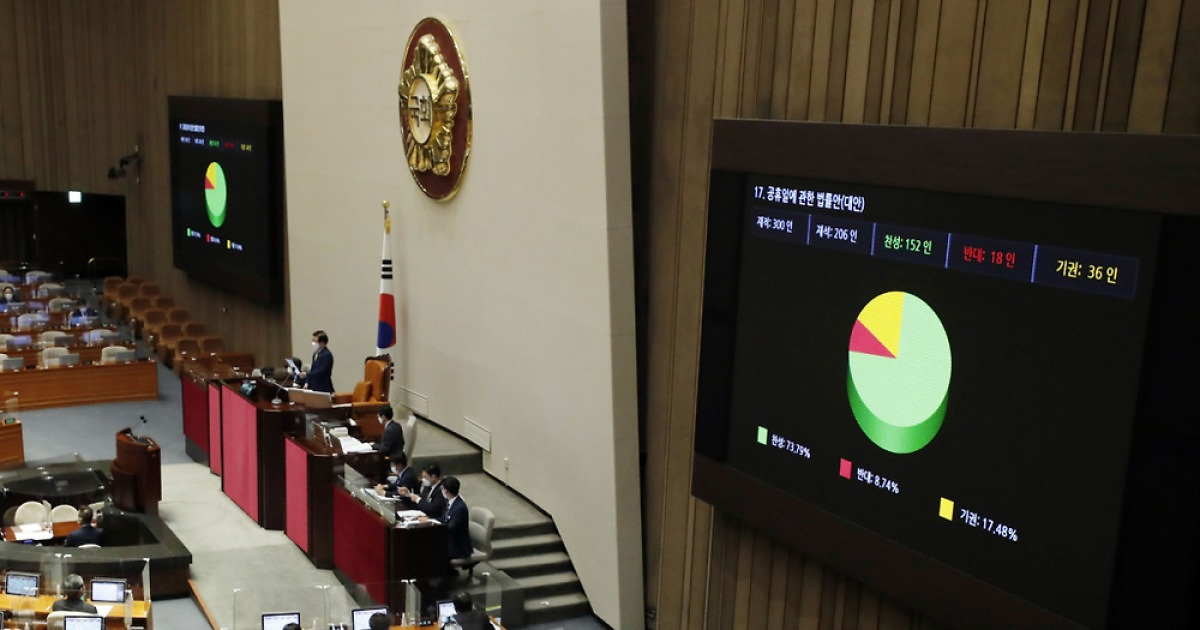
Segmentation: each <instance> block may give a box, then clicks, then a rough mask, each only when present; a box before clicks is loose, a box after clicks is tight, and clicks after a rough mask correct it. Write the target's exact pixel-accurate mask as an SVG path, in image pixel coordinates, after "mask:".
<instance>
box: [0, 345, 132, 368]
mask: <svg viewBox="0 0 1200 630" xmlns="http://www.w3.org/2000/svg"><path fill="white" fill-rule="evenodd" d="M122 347H123V348H125V349H127V350H134V347H133V346H122ZM67 350H68V351H69V352H71V353H72V354H78V355H79V363H80V365H87V364H89V363H99V362H100V353H101V352H103V351H104V346H99V345H96V346H71V347H70V348H67ZM6 354H8V357H9V358H10V359H15V358H17V357H20V358H22V359H25V367H27V368H36V367H37V366H38V361H39V360H40V359H41V356H42V351H41V349H40V348H22V349H20V350H11V351H9V352H7V353H6Z"/></svg>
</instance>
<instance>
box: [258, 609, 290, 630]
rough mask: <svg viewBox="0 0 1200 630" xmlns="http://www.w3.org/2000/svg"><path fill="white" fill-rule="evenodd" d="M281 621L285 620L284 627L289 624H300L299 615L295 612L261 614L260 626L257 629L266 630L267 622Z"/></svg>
mask: <svg viewBox="0 0 1200 630" xmlns="http://www.w3.org/2000/svg"><path fill="white" fill-rule="evenodd" d="M281 619H286V620H287V621H286V623H284V624H283V625H285V626H286V625H287V624H289V623H300V613H299V612H298V611H297V612H270V613H263V614H262V621H261V625H260V626H259V627H260V628H262V630H267V622H268V621H279V620H281ZM281 627H282V626H281Z"/></svg>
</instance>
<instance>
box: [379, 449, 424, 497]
mask: <svg viewBox="0 0 1200 630" xmlns="http://www.w3.org/2000/svg"><path fill="white" fill-rule="evenodd" d="M388 461H389V462H391V469H392V475H389V479H388V482H387V485H384V484H382V483H381V484H379V485H377V486H375V492H378V493H379V494H383V495H386V496H387V497H389V498H394V497H398V496H400V488H404V489H405V490H407V491H408V492H409V493H415V492H416V491H417V486H418V485H419V484H418V482H417V475H416V474H414V473H413V471H412V469H411V468H409V467H408V455H405V454H404V451H400V452H398V453H393V454H392V455H390V456H389V457H388Z"/></svg>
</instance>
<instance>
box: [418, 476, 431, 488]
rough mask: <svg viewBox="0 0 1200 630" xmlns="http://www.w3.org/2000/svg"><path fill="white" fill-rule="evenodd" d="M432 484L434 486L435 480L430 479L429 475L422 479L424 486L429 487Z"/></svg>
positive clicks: (422, 485)
mask: <svg viewBox="0 0 1200 630" xmlns="http://www.w3.org/2000/svg"><path fill="white" fill-rule="evenodd" d="M431 486H433V482H432V481H430V480H429V477H425V478H424V479H422V480H421V487H422V488H429V487H431Z"/></svg>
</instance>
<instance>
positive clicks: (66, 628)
mask: <svg viewBox="0 0 1200 630" xmlns="http://www.w3.org/2000/svg"><path fill="white" fill-rule="evenodd" d="M93 619H95V620H96V621H92V620H93ZM62 621H63V630H76V629H75V628H73V626H77V625H78V624H79V623H80V622H81V621H86V622H87V623H88V624H90V625H91V626H92V627H96V624H97V622H98V623H99V627H100V628H104V617H96V616H92V615H67V616H65V617H63V618H62ZM92 627H88V626H86V625H85V626H83V628H82V630H92Z"/></svg>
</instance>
